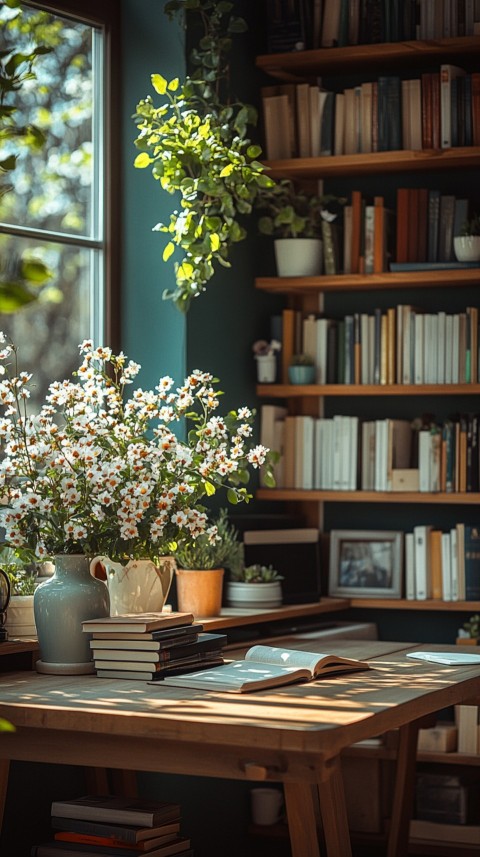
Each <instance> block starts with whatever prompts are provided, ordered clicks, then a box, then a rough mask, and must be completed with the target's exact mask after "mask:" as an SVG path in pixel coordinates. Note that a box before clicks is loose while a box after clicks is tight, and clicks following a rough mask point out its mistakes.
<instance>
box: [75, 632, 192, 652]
mask: <svg viewBox="0 0 480 857" xmlns="http://www.w3.org/2000/svg"><path fill="white" fill-rule="evenodd" d="M123 636H124V639H122V638H121V636H120V635H119V636H118V637H115V636H114V635H110V634H109V635H108V637H105V638H102V637H100V636H99V634H96V635H95V636H94V639H93V640H91V641H90V648H91V649H116V650H117V651H120V650H122V651H123V652H125V651H126V650H128V651H131V650H136V651H137V652H138V653H142V652H144V651H147V652H152V653H155V652H161V651H164V650H169V649H177V648H182V647H183V646H186V645H187V644H189V643H195V642H196V640H197V639H198V634H184V635H183V636H182V637H174V639H173V640H172V639H168V638H167V639H165V640H150V639H146V640H142V639H139V640H137V639H129V638H128V637H127V635H126V634H124V635H123ZM138 636H139V634H132V635H131V637H132V638H135V637H138ZM125 637H127V639H125Z"/></svg>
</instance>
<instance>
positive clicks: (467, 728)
mask: <svg viewBox="0 0 480 857" xmlns="http://www.w3.org/2000/svg"><path fill="white" fill-rule="evenodd" d="M475 657H479V660H478V661H474V660H472V658H475ZM467 663H470V664H473V663H480V656H478V655H470V659H469V660H468V661H467ZM455 723H456V725H457V729H458V741H457V750H458V752H459V753H468V754H469V755H475V754H476V753H477V752H478V706H477V705H456V706H455Z"/></svg>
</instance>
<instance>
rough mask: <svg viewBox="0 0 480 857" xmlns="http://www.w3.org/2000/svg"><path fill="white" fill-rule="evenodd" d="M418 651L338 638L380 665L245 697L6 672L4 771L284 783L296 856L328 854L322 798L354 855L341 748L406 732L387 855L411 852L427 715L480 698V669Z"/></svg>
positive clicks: (334, 844)
mask: <svg viewBox="0 0 480 857" xmlns="http://www.w3.org/2000/svg"><path fill="white" fill-rule="evenodd" d="M309 642H310V648H311V641H309ZM304 647H305V648H307V645H305V644H304ZM409 648H412V646H410V647H408V646H407V644H405V643H381V642H376V641H375V642H371V641H361V642H360V641H349V640H344V641H342V640H337V641H335V642H334V643H330V644H328V645H327V644H324V645H322V650H325V651H335V652H337V653H339V654H345V655H347V656H348V655H350V656H355V657H359V658H363V659H369V660H370V661H371V663H372V666H373V670H371V671H368V672H361V673H352V674H347V675H343V676H337V677H335V678H332V677H331V678H330V679H328V678H326V679H323V680H322V681H318V682H316V683H308V684H301V685H300V684H295V685H290V686H288V687H283V688H277V689H275V690H274V691H261V692H257V693H253V694H245V695H236V694H220V693H213V692H209V693H205V692H200V691H197V690H188V689H180V688H178V689H177V688H167V687H163V686H162V684H161V683H160V684H159V685H158V686H151V685H148V684H146V683H143V682H135V681H131V682H129V681H118V680H105V679H98V678H96V677H95V676H75V677H73V676H72V677H68V676H46V675H37V674H35V673H26V672H22V673H10V674H5V675H4V676H2V677H1V680H0V716H2V717H6V718H7V719H9V720H10V721H11V722H13V723H14V724H15V726H16V728H17V729H16V732H14V733H3V734H2V736H1V740H0V759H1V760H2V762H3V774H4V778H6V772H8V764H9V760H10V759H20V760H26V761H40V762H56V763H59V764H62V763H65V764H78V765H92V766H97V765H104V766H105V767H109V768H120V769H128V770H143V771H163V772H166V773H169V772H171V773H179V774H187V775H188V774H193V775H201V776H212V777H225V778H229V779H230V778H232V779H241V780H246V781H248V780H250V781H251V780H257V781H258V780H263V781H265V782H269V781H273V782H282V783H283V784H284V789H285V799H286V807H287V818H288V825H289V832H290V839H291V847H292V855H293V857H307V855H308V857H319V854H320V847H319V844H318V837H317V798H319V803H320V807H321V816H322V822H323V831H324V837H325V843H326V853H327V855H328V857H349V855H350V854H351V848H350V839H349V833H348V825H347V816H346V811H345V799H344V793H343V783H342V778H341V767H340V758H339V757H340V753H341V751H342V750H343V749H344V748H345V747H348V746H349V745H351V744H353V743H355V742H356V741H360V740H362V739H364V738H370V737H372V736H374V735H379V734H381V733H383V732H386V731H388V730H389V729H394V728H397V727H399V728H400V744H399V751H398V763H397V778H396V796H395V801H394V815H393V818H392V823H391V833H390V841H389V846H388V855H389V857H400V855H405V854H406V853H407V838H408V819H409V815H410V811H411V802H412V799H413V776H414V763H415V751H416V738H417V729H418V726H419V725H420V723H421V722H422V719H424V718H425V716H426V715H431V714H433V713H435V712H436V711H439V710H441V709H443V708H446V707H448V706H450V705H454V704H455V703H461V702H466V701H467V700H468V701H471V700H474V699H476V698H477V697H478V696H480V694H479V689H480V666H475V667H464V666H462V667H448V666H440V665H435V664H427V663H422V662H416V661H411V660H409V659H407V658H406V657H405V653H406V651H408V650H409ZM423 648H425V647H423ZM429 648H437V649H448V648H450V649H452V650H456V651H458V649H456V648H455V646H451V647H448V646H436V647H435V646H429ZM472 651H473V650H472ZM474 651H477V652H479V651H480V649H475V650H474Z"/></svg>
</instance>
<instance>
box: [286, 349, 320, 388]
mask: <svg viewBox="0 0 480 857" xmlns="http://www.w3.org/2000/svg"><path fill="white" fill-rule="evenodd" d="M288 378H289V381H290V383H291V384H313V382H314V381H315V361H314V359H313V357H311V356H310V354H303V353H302V354H294V355H293V357H292V359H291V361H290V365H289V367H288Z"/></svg>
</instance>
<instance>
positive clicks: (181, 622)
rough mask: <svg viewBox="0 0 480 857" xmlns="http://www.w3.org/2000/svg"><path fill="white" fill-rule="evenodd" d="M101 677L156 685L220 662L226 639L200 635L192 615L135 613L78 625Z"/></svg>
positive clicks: (201, 626) (223, 636) (208, 634)
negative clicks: (86, 640) (84, 634)
mask: <svg viewBox="0 0 480 857" xmlns="http://www.w3.org/2000/svg"><path fill="white" fill-rule="evenodd" d="M83 630H84V631H85V632H86V633H89V634H91V640H90V648H91V649H92V654H93V660H94V663H95V669H96V672H97V676H99V677H100V678H121V679H122V678H123V679H137V680H139V681H158V680H161V679H163V678H164V677H165V676H166V675H181V674H183V673H184V672H189V671H191V670H199V669H203V668H204V667H211V666H215V665H218V664H222V663H223V654H222V650H223V648H224V647H225V645H226V644H227V635H226V634H210V633H203V625H201V624H198V623H196V622H194V617H193V615H192V614H191V613H175V612H173V613H148V614H146V613H138V614H124V615H122V616H108V617H103V618H100V619H90V620H88V621H86V622H83Z"/></svg>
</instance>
